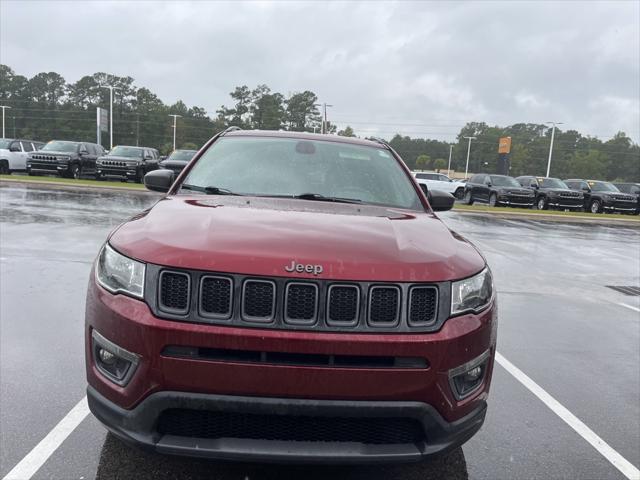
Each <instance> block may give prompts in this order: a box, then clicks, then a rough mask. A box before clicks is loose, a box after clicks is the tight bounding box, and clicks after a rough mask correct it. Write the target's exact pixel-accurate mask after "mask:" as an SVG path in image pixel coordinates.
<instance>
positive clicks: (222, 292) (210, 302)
mask: <svg viewBox="0 0 640 480" xmlns="http://www.w3.org/2000/svg"><path fill="white" fill-rule="evenodd" d="M232 286H233V284H232V282H231V279H229V278H224V277H203V278H202V284H201V285H200V311H201V313H202V314H203V315H204V316H207V317H214V318H215V317H217V318H229V317H230V316H231V306H232V298H233V297H232V295H233V288H232Z"/></svg>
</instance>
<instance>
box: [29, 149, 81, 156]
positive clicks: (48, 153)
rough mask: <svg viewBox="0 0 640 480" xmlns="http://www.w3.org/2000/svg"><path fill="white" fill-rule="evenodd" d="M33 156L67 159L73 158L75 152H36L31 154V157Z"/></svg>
mask: <svg viewBox="0 0 640 480" xmlns="http://www.w3.org/2000/svg"><path fill="white" fill-rule="evenodd" d="M32 155H50V156H56V157H57V156H65V157H73V156H74V155H75V154H74V153H73V152H56V151H54V150H46V151H44V152H43V151H42V150H38V151H36V152H29V156H32Z"/></svg>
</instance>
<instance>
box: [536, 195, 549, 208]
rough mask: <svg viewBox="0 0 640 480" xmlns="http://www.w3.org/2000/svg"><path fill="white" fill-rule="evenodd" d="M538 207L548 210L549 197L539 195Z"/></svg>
mask: <svg viewBox="0 0 640 480" xmlns="http://www.w3.org/2000/svg"><path fill="white" fill-rule="evenodd" d="M536 208H537V209H538V210H546V209H547V208H549V205H548V204H547V199H546V198H545V197H538V200H536Z"/></svg>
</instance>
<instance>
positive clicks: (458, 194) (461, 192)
mask: <svg viewBox="0 0 640 480" xmlns="http://www.w3.org/2000/svg"><path fill="white" fill-rule="evenodd" d="M453 196H454V197H456V198H457V199H458V200H462V197H464V188H462V187H460V188H458V189H456V191H455V193H454V194H453Z"/></svg>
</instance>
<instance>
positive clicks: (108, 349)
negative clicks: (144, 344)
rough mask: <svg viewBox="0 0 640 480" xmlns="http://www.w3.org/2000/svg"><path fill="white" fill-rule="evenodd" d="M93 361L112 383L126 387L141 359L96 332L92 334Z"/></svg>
mask: <svg viewBox="0 0 640 480" xmlns="http://www.w3.org/2000/svg"><path fill="white" fill-rule="evenodd" d="M91 340H92V351H93V360H94V362H95V365H96V368H97V369H98V371H99V372H100V373H102V374H103V375H104V376H105V377H106V378H108V379H109V380H111V381H112V382H114V383H116V384H118V385H120V386H122V387H123V386H125V385H126V384H127V383H129V380H131V377H132V376H133V374H134V372H135V370H136V368H137V367H138V362H139V357H138V355H136V354H135V353H131V352H129V351H127V350H125V349H124V348H122V347H120V346H118V345H116V344H115V343H113V342H111V341H110V340H107V339H106V338H104V337H103V336H102V335H100V334H99V333H98V332H97V331H96V330H93V331H92V332H91Z"/></svg>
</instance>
